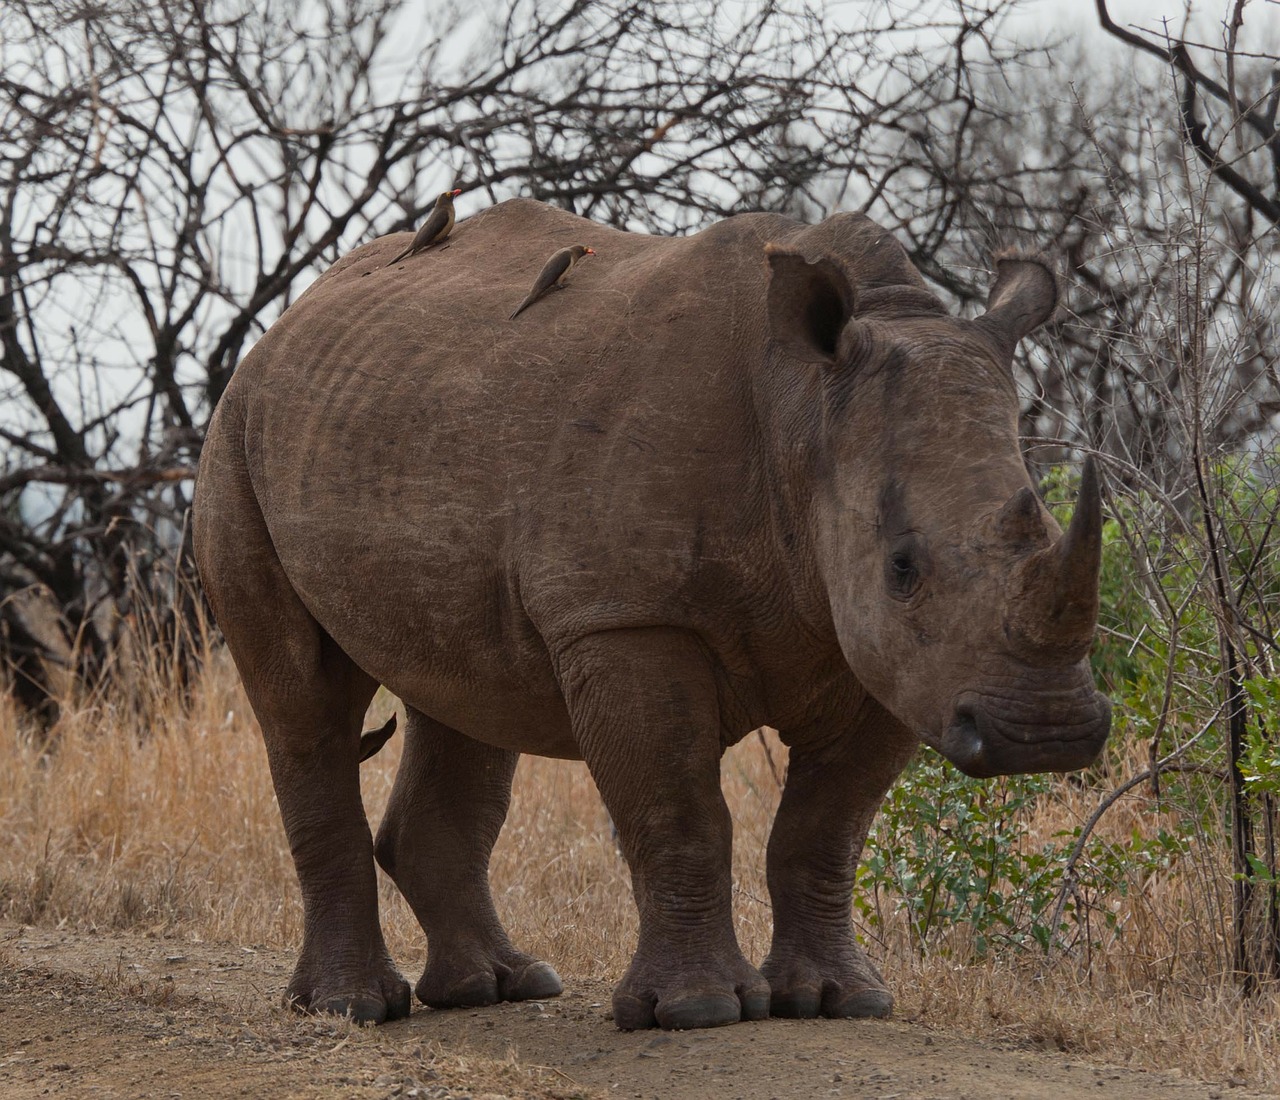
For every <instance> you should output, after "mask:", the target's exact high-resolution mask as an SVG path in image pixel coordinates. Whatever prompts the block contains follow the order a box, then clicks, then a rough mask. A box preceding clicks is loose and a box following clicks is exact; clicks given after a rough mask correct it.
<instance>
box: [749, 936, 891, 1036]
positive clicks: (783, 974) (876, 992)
mask: <svg viewBox="0 0 1280 1100" xmlns="http://www.w3.org/2000/svg"><path fill="white" fill-rule="evenodd" d="M760 969H761V971H762V973H763V974H764V976H765V977H766V978H767V979H768V981H769V988H770V989H771V990H772V997H771V1000H770V1005H769V1012H770V1015H773V1016H783V1017H788V1018H791V1019H813V1018H814V1017H816V1016H829V1017H833V1018H851V1017H866V1016H873V1017H877V1018H881V1019H882V1018H884V1017H886V1016H888V1015H890V1013H892V1011H893V994H892V993H890V992H889V989H888V987H887V986H886V985H885V984H884V981H883V980H882V979H881V977H880V975H879V973H878V972H877V971H876V968H875V967H874V966H872V965H871V962H870V960H868V959H867V957H866V955H864V954H863V953H862V950H861V949H860V948H857V947H854V948H853V949H852V950H848V951H845V952H842V957H841V958H840V960H839V964H838V965H833V964H832V962H831V961H826V960H824V961H823V962H822V963H816V962H813V961H810V960H804V959H791V960H789V961H783V960H781V959H779V958H777V956H776V955H775V954H770V956H769V958H767V959H765V961H764V965H763V966H762V967H761V968H760Z"/></svg>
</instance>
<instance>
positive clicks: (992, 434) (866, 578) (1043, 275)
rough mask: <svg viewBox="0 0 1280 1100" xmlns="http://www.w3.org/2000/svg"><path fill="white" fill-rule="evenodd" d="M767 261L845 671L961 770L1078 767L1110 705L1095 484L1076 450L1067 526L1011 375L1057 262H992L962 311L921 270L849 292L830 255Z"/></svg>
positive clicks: (1090, 753)
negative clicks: (1053, 506)
mask: <svg viewBox="0 0 1280 1100" xmlns="http://www.w3.org/2000/svg"><path fill="white" fill-rule="evenodd" d="M768 260H769V266H770V283H769V325H770V330H771V335H772V337H773V341H774V345H775V347H778V348H780V349H781V353H782V356H783V358H784V359H785V360H791V361H794V360H796V359H799V360H802V361H804V362H805V363H807V364H811V365H813V366H814V367H816V370H810V371H807V372H805V374H804V377H805V378H806V379H808V382H807V388H808V389H809V390H810V391H811V392H810V394H809V402H808V403H809V406H810V407H813V406H814V405H816V406H817V407H819V408H820V409H821V423H820V425H814V424H811V432H810V435H809V437H808V438H809V443H808V445H807V448H806V449H807V452H808V453H807V459H806V461H807V464H808V467H809V470H810V475H809V477H808V478H807V479H806V480H807V483H808V484H809V485H810V486H811V487H812V488H811V492H810V495H809V497H808V499H807V500H805V501H804V502H803V503H802V504H801V505H800V506H801V507H803V508H805V509H807V511H808V522H807V524H806V525H805V527H806V529H807V530H808V531H810V532H811V533H812V561H813V563H814V564H813V567H812V572H813V573H814V574H815V579H814V583H815V585H816V588H817V590H819V591H820V592H821V593H822V594H823V597H824V598H825V602H826V603H827V604H828V605H829V609H830V615H831V622H832V624H833V625H834V628H835V632H836V635H837V637H838V640H839V644H840V648H841V649H842V651H843V653H844V656H845V658H846V660H847V661H848V663H849V666H850V667H851V669H852V670H853V672H854V674H855V675H856V676H857V677H858V679H859V681H860V682H861V683H862V684H863V686H864V687H865V688H866V689H867V690H868V691H869V692H870V693H871V695H872V696H874V697H875V698H876V699H877V700H878V701H879V702H880V703H881V704H882V705H884V706H885V707H886V708H887V709H888V710H889V711H890V713H892V714H893V715H894V716H895V717H896V718H898V719H899V720H900V721H901V722H903V723H904V724H905V725H907V726H908V727H909V728H910V729H912V730H913V731H914V732H915V733H916V734H917V735H918V736H919V737H920V738H921V739H922V740H923V741H924V742H925V743H926V744H929V745H931V746H932V747H933V748H935V749H937V750H939V751H940V752H942V753H943V754H944V755H945V756H946V757H947V758H948V759H950V760H951V761H952V762H953V763H954V764H955V765H956V766H957V767H959V768H960V769H961V770H962V771H964V772H966V773H968V774H969V775H973V776H991V775H1002V774H1013V773H1018V772H1031V771H1068V770H1072V769H1075V768H1080V767H1084V766H1086V765H1087V764H1089V763H1090V762H1091V761H1092V760H1093V759H1094V758H1095V757H1096V756H1097V754H1098V752H1099V750H1100V749H1101V747H1102V745H1103V743H1104V742H1105V740H1106V736H1107V733H1108V730H1109V727H1110V720H1111V712H1110V705H1109V703H1108V702H1107V700H1106V698H1105V697H1104V696H1102V695H1101V694H1100V693H1099V692H1098V691H1097V690H1096V689H1095V687H1094V683H1093V678H1092V674H1091V672H1090V668H1089V663H1088V660H1087V656H1088V651H1089V647H1090V644H1091V642H1092V638H1093V633H1094V628H1095V625H1096V621H1097V613H1098V570H1099V563H1100V558H1101V541H1102V514H1101V502H1100V499H1099V492H1098V481H1097V476H1096V472H1095V470H1094V467H1093V464H1092V461H1088V462H1086V464H1085V467H1084V475H1083V477H1082V479H1081V486H1080V492H1079V500H1078V501H1077V504H1076V508H1075V513H1074V517H1073V519H1072V521H1071V524H1070V528H1069V529H1068V530H1067V531H1066V532H1065V533H1064V532H1062V530H1061V529H1060V528H1059V526H1058V524H1057V523H1056V522H1055V521H1054V518H1053V516H1052V515H1050V514H1049V512H1048V511H1047V510H1046V509H1045V507H1044V506H1043V504H1042V503H1041V502H1040V500H1039V498H1038V496H1037V495H1036V493H1035V491H1034V490H1033V488H1032V487H1031V483H1030V479H1029V476H1028V474H1027V470H1026V466H1025V465H1024V463H1023V460H1022V456H1021V453H1020V450H1019V447H1018V438H1017V421H1018V402H1017V394H1016V389H1015V384H1014V379H1013V371H1012V358H1013V352H1014V349H1015V347H1016V345H1017V343H1018V341H1019V340H1021V339H1022V338H1023V337H1024V336H1025V335H1027V334H1028V333H1029V332H1031V331H1032V330H1033V329H1034V328H1036V327H1037V326H1038V325H1040V324H1041V323H1043V322H1044V321H1045V320H1046V319H1048V317H1049V316H1050V315H1051V314H1052V313H1053V312H1054V310H1055V308H1056V305H1057V284H1056V280H1055V278H1054V276H1053V273H1052V271H1051V269H1050V268H1049V267H1048V266H1047V264H1045V263H1044V262H1043V261H1041V260H1040V259H1038V258H1034V257H1023V256H1019V255H1006V256H1004V257H1001V258H999V259H998V261H997V268H998V271H997V276H996V279H995V282H994V284H993V286H992V288H991V292H990V296H989V299H988V304H987V310H986V312H985V313H984V314H982V316H980V317H978V318H976V319H974V320H960V319H957V318H953V317H950V316H948V315H947V314H946V313H945V312H944V311H943V310H942V308H941V306H940V305H939V303H937V301H936V299H934V298H933V297H932V296H931V295H929V294H928V293H927V292H926V291H925V290H924V289H923V287H922V286H921V285H919V284H917V285H896V286H880V287H873V288H870V289H867V288H866V287H865V286H863V287H859V288H858V292H857V293H855V282H854V280H853V279H852V278H851V276H850V274H849V272H848V271H847V269H846V268H845V266H844V264H843V263H842V261H841V260H840V259H838V258H836V257H833V256H830V255H827V256H818V257H816V258H813V257H809V256H806V255H804V254H803V253H801V252H800V251H798V250H792V249H787V248H781V247H777V246H770V248H769V250H768ZM792 365H793V366H794V363H793V364H792ZM784 369H785V368H784Z"/></svg>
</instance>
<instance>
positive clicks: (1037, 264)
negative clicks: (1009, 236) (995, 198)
mask: <svg viewBox="0 0 1280 1100" xmlns="http://www.w3.org/2000/svg"><path fill="white" fill-rule="evenodd" d="M995 265H996V278H995V282H994V283H992V284H991V290H990V292H989V293H988V294H987V312H986V313H984V314H983V315H982V316H981V317H979V318H978V319H977V321H976V322H975V324H977V325H979V326H980V327H981V328H982V329H984V330H985V331H986V332H987V333H988V334H989V335H991V336H992V337H994V338H995V340H996V341H997V343H998V344H999V345H1000V346H1001V349H1002V350H1004V351H1006V352H1007V353H1008V354H1009V355H1012V354H1013V349H1014V348H1015V347H1017V345H1018V341H1019V340H1021V339H1022V338H1023V337H1024V336H1026V335H1027V334H1028V333H1030V332H1032V331H1033V330H1035V329H1037V328H1039V327H1040V326H1041V325H1042V324H1044V323H1045V321H1047V320H1049V318H1050V317H1052V316H1053V314H1054V311H1055V310H1056V309H1057V308H1058V297H1059V291H1058V277H1057V275H1055V274H1054V271H1053V266H1052V264H1050V262H1049V260H1048V259H1047V258H1046V257H1044V256H1042V255H1040V254H1038V253H1025V252H1016V251H1006V252H1001V253H1000V254H998V255H997V256H996V258H995Z"/></svg>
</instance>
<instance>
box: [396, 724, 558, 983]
mask: <svg viewBox="0 0 1280 1100" xmlns="http://www.w3.org/2000/svg"><path fill="white" fill-rule="evenodd" d="M519 758H520V754H519V753H515V752H508V751H506V750H504V749H497V748H493V747H492V746H490V745H484V744H481V743H480V742H479V741H473V740H472V739H471V738H469V737H464V736H463V735H462V734H460V733H458V732H457V731H456V730H452V729H450V728H449V727H448V726H442V725H441V724H440V723H439V722H435V721H433V720H432V719H430V718H428V717H427V716H426V715H425V714H422V713H421V712H419V711H416V710H413V709H412V708H410V710H409V715H408V722H407V723H406V724H405V745H404V755H403V756H402V757H401V760H400V770H399V771H398V772H397V773H396V783H395V787H394V789H393V790H392V792H391V800H390V802H389V804H388V806H387V812H386V816H385V817H384V818H383V819H382V825H381V827H380V828H379V829H378V840H377V844H376V845H375V853H376V855H377V859H378V863H379V864H380V865H381V866H382V869H383V870H384V871H386V872H387V874H389V875H390V876H391V877H392V879H394V880H395V884H396V886H397V887H399V889H400V892H401V893H402V894H403V895H404V896H405V899H406V900H407V901H408V902H409V905H410V906H411V907H412V909H413V912H414V914H415V915H416V916H417V918H418V923H419V924H421V925H422V929H423V931H424V932H426V934H427V966H426V969H425V970H424V971H423V974H422V979H421V980H420V981H419V982H418V987H417V994H418V999H419V1000H421V1001H422V1002H423V1003H424V1004H426V1005H430V1006H431V1007H432V1008H455V1007H462V1006H476V1005H490V1004H496V1003H497V1002H498V1001H525V1000H539V999H541V998H544V997H554V996H556V995H557V994H558V993H559V992H560V990H561V985H560V978H559V977H558V976H557V974H556V972H555V971H554V970H553V969H552V968H551V967H550V966H548V965H547V964H546V963H544V962H540V961H539V960H537V959H535V958H533V957H532V956H531V955H526V954H525V953H524V952H522V951H517V950H516V949H515V948H514V947H512V945H511V941H510V940H509V939H508V938H507V932H506V929H504V928H503V927H502V922H501V921H500V920H499V919H498V914H497V911H496V910H495V909H494V906H493V896H492V894H491V893H490V890H489V855H490V853H491V852H492V851H493V846H494V844H495V843H496V841H497V839H498V833H499V832H500V831H501V829H502V823H503V822H504V821H505V820H506V816H507V806H508V803H509V802H510V799H511V778H512V775H513V773H514V772H515V767H516V762H517V760H519Z"/></svg>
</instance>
